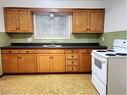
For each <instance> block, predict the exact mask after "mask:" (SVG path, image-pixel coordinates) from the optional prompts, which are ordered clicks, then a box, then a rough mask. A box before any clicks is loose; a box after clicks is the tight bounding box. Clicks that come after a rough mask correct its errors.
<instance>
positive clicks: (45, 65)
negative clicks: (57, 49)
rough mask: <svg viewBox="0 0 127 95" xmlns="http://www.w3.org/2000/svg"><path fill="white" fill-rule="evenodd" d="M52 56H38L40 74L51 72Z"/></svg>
mask: <svg viewBox="0 0 127 95" xmlns="http://www.w3.org/2000/svg"><path fill="white" fill-rule="evenodd" d="M50 59H51V58H50V55H49V54H37V67H38V72H49V71H50V63H51V62H50V61H51V60H50Z"/></svg>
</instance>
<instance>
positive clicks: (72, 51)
mask: <svg viewBox="0 0 127 95" xmlns="http://www.w3.org/2000/svg"><path fill="white" fill-rule="evenodd" d="M65 53H79V50H78V49H68V50H65Z"/></svg>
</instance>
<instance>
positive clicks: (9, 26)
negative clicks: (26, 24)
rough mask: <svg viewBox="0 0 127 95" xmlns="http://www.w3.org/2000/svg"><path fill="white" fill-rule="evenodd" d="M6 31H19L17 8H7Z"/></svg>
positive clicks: (5, 14) (5, 11)
mask: <svg viewBox="0 0 127 95" xmlns="http://www.w3.org/2000/svg"><path fill="white" fill-rule="evenodd" d="M4 17H5V31H6V32H17V21H18V18H17V11H16V9H5V10H4Z"/></svg>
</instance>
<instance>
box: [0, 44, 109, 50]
mask: <svg viewBox="0 0 127 95" xmlns="http://www.w3.org/2000/svg"><path fill="white" fill-rule="evenodd" d="M44 45H52V43H11V45H10V46H4V47H1V48H4V49H9V48H11V49H15V48H23V49H24V48H31V49H32V48H94V49H106V48H107V47H106V46H102V45H99V43H55V45H61V46H60V47H54V46H50V47H44Z"/></svg>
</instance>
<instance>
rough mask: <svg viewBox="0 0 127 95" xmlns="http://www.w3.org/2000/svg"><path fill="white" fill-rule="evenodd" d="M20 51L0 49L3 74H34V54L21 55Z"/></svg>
mask: <svg viewBox="0 0 127 95" xmlns="http://www.w3.org/2000/svg"><path fill="white" fill-rule="evenodd" d="M21 52H22V50H20V49H2V62H3V69H4V73H34V72H36V54H23V53H21Z"/></svg>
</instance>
